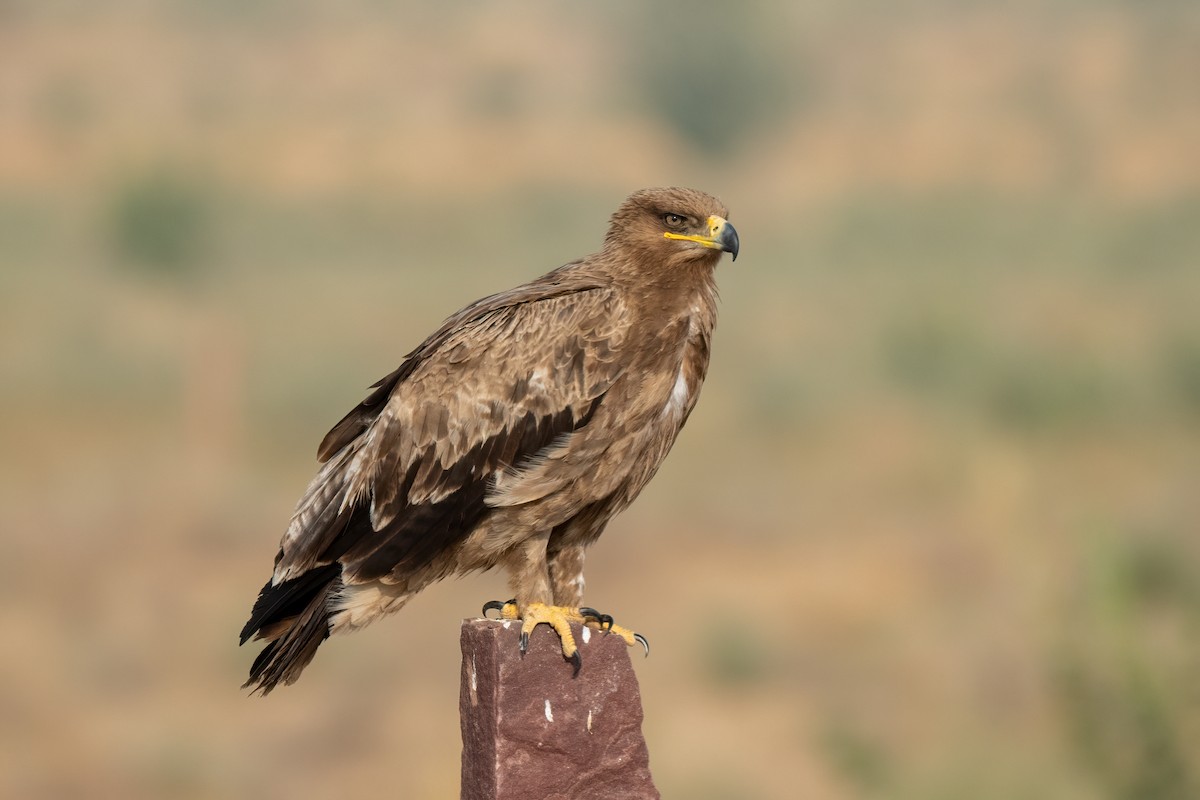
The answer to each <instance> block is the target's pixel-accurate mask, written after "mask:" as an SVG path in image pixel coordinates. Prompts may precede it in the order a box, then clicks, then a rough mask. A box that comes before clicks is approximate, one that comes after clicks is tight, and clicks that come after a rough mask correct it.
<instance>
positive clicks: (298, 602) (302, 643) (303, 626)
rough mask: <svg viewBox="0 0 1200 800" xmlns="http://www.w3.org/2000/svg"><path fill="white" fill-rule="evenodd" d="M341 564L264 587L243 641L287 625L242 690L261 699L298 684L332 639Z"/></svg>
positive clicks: (260, 657) (258, 660) (265, 650)
mask: <svg viewBox="0 0 1200 800" xmlns="http://www.w3.org/2000/svg"><path fill="white" fill-rule="evenodd" d="M340 572H341V565H340V564H327V565H325V566H323V567H317V568H316V569H313V570H310V571H309V572H306V573H304V574H303V575H300V576H299V577H296V578H293V579H291V580H288V581H284V582H283V583H281V584H279V585H277V586H272V585H271V583H270V582H268V583H267V585H266V586H264V587H263V589H262V591H261V592H260V593H259V595H258V600H257V601H256V602H255V603H254V610H253V611H252V612H251V613H250V621H249V622H247V623H246V627H244V628H243V629H242V635H241V641H242V644H245V643H246V641H247V640H248V639H249V638H250V637H251V636H253V635H254V634H256V633H260V632H262V631H263V630H264V629H268V628H272V627H274V628H278V627H280V626H281V625H283V626H285V627H284V628H283V631H282V632H281V633H278V634H275V632H274V631H269V632H268V634H267V635H268V636H272V635H273V636H274V638H272V640H271V641H270V642H269V643H268V644H267V646H266V647H265V648H263V651H262V652H261V653H259V654H258V657H257V658H255V659H254V664H252V665H251V667H250V678H249V680H247V681H246V682H245V683H244V684H242V688H247V687H254V688H255V690H256V691H259V692H261V693H262V694H263V695H266V694H269V693H270V691H271V690H272V689H274V688H275V687H276V686H278V685H279V684H280V683H283V684H290V683H295V682H296V679H297V678H299V677H300V673H301V672H302V671H303V670H304V668H305V667H306V666H308V662H310V661H312V659H313V656H314V655H316V653H317V648H318V647H320V646H321V642H323V641H325V640H326V639H328V638H329V602H328V601H329V598H330V596H331V595H333V594H334V593H335V592H336V591H337V589H338V588H339V585H340V583H341V577H340Z"/></svg>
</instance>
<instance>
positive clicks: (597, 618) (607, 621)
mask: <svg viewBox="0 0 1200 800" xmlns="http://www.w3.org/2000/svg"><path fill="white" fill-rule="evenodd" d="M489 611H499V612H500V619H506V620H521V654H522V655H524V654H525V650H526V649H527V648H528V646H529V634H530V633H532V632H533V629H534V628H536V627H537V626H538V625H540V624H542V623H543V622H544V623H546V624H547V625H549V626H550V627H551V628H554V630H555V632H556V633H557V634H558V638H559V639H560V640H562V652H563V658H566V659H567V660H568V661H570V662H571V663H572V664H574V665H575V673H576V674H579V667H580V666H581V665H582V663H583V661H582V659H581V658H580V656H579V648H578V647H577V646H576V645H575V636H574V635H573V634H572V633H571V623H572V622H578V623H580V624H582V625H587V626H589V627H592V628H596V629H597V630H601V631H604V632H605V633H615V634H616V635H618V636H620V637H621V638H622V639H624V640H625V644H627V645H629V646H630V647H632V646H633V645H635V644H640V645H641V646H642V648H643V649H644V650H645V651H646V655H650V643H649V642H648V641H646V637H645V636H642V635H641V634H640V633H634V632H633V631H631V630H629V629H628V628H622V627H621V626H620V625H614V624H613V618H612V617H611V616H609V615H608V614H601V613H600V612H598V611H596V609H594V608H587V607H586V606H584V607H581V608H569V607H566V606H548V605H546V604H545V603H530V604H529V606H528V607H527V608H526V609H525V614H524V615H522V614H521V610H520V609H519V608H518V607H517V602H516V600H509V601H508V602H507V603H501V602H500V601H498V600H493V601H491V602H490V603H487V604H485V605H484V607H483V615H484V616H485V617H486V616H487V612H489Z"/></svg>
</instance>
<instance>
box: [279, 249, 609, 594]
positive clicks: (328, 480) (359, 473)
mask: <svg viewBox="0 0 1200 800" xmlns="http://www.w3.org/2000/svg"><path fill="white" fill-rule="evenodd" d="M550 278H553V279H554V280H547V279H550ZM626 325H627V318H626V309H625V308H624V307H623V305H622V304H621V302H620V300H619V298H618V297H617V295H616V293H615V292H613V291H612V290H610V289H607V288H605V287H603V286H601V285H599V284H597V283H596V282H594V281H592V282H581V281H579V280H578V279H576V280H575V281H574V282H572V281H565V280H563V279H562V276H555V274H554V273H551V275H550V276H546V278H543V279H542V281H541V283H540V284H539V283H536V282H535V284H531V285H529V286H526V287H522V288H519V289H516V290H513V291H511V292H508V293H505V294H503V295H497V296H494V297H492V298H487V299H485V300H483V301H480V302H479V303H476V304H474V305H472V306H469V307H468V308H466V309H464V310H463V311H461V312H459V313H458V314H456V315H455V316H454V317H451V318H450V319H449V320H447V322H446V323H445V324H444V325H443V326H442V327H441V328H440V329H439V330H438V331H437V332H436V333H434V334H433V335H432V336H431V337H429V339H427V340H426V341H425V342H424V343H422V344H421V345H420V346H419V347H418V348H416V349H415V350H414V351H413V352H412V353H410V354H409V355H408V356H407V357H406V360H405V361H404V363H403V364H401V366H400V367H399V368H397V369H396V370H395V371H394V372H392V373H391V374H389V375H388V376H386V377H385V378H383V379H382V380H381V381H379V382H378V383H377V384H375V386H374V387H373V389H374V391H372V392H371V393H370V395H368V397H367V398H366V399H365V400H364V401H363V402H362V403H360V404H359V405H358V406H357V407H356V408H355V409H353V410H352V411H351V412H350V413H349V414H347V415H346V416H345V417H344V418H343V419H342V420H341V421H339V422H338V424H337V425H335V426H334V427H333V429H332V430H330V432H329V434H328V435H327V436H326V437H325V439H324V441H323V442H322V444H321V447H320V450H319V457H320V458H321V459H322V460H323V461H324V462H325V464H324V466H323V468H322V469H321V471H320V473H319V474H318V475H317V477H316V479H314V480H313V482H312V484H310V486H309V488H308V491H307V492H306V493H305V495H304V497H303V498H302V499H301V501H300V503H299V505H298V506H297V510H296V513H295V514H294V516H293V518H292V523H291V525H290V526H289V529H288V531H287V533H286V534H285V535H284V538H283V542H282V545H281V551H280V555H279V559H278V562H277V567H276V572H275V577H274V581H275V582H276V583H278V582H280V581H283V580H286V579H288V578H289V577H294V576H296V575H299V574H302V573H303V572H305V571H306V570H309V569H312V568H313V567H316V566H320V565H321V564H325V563H330V562H331V561H333V560H341V562H342V563H343V576H344V580H346V581H347V582H358V581H365V580H374V579H377V578H383V577H385V576H387V575H389V574H392V573H394V572H395V571H397V570H404V569H411V568H416V567H419V566H420V565H421V564H423V563H427V562H428V561H429V560H430V559H432V558H434V557H436V555H437V554H438V553H440V552H442V551H443V550H444V549H445V548H447V547H451V546H453V545H454V544H456V543H457V542H458V541H461V539H463V538H465V537H466V535H468V534H469V533H470V530H471V529H472V528H473V527H474V526H475V525H477V524H478V523H479V521H480V519H481V518H482V517H483V516H484V515H485V514H487V513H488V512H489V511H490V509H491V508H492V507H493V506H494V505H496V504H495V503H490V502H489V501H488V496H489V493H492V492H494V491H495V486H496V484H497V483H498V479H499V478H501V477H503V478H504V479H505V481H506V482H507V484H511V483H512V482H513V480H515V479H516V478H514V476H519V475H520V474H521V473H522V470H523V469H524V468H525V467H527V466H528V465H530V464H533V463H535V462H536V461H537V460H538V459H539V458H540V457H541V456H542V455H543V454H544V452H546V451H549V450H553V449H555V448H561V447H563V446H564V444H565V443H566V442H567V441H569V437H570V436H571V435H572V433H573V432H574V431H575V430H577V429H578V428H580V427H581V426H582V425H584V424H586V423H587V421H589V420H590V419H591V416H592V414H593V413H594V412H595V410H596V408H597V407H598V405H599V403H600V401H601V399H602V397H603V395H604V393H605V392H606V391H607V390H608V389H609V387H611V386H612V384H613V382H614V381H615V380H616V379H617V378H618V377H619V375H620V367H619V361H618V359H617V358H616V354H617V353H618V352H619V350H620V346H621V341H622V336H623V331H624V330H625V327H626ZM545 486H546V487H551V486H552V485H551V484H549V483H546V484H545ZM547 490H548V489H547ZM531 491H532V492H533V494H536V491H533V490H531ZM527 494H529V492H527ZM531 496H532V495H531Z"/></svg>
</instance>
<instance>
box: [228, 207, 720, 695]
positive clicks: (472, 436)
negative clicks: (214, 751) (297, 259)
mask: <svg viewBox="0 0 1200 800" xmlns="http://www.w3.org/2000/svg"><path fill="white" fill-rule="evenodd" d="M728 216H729V212H728V210H727V209H726V208H725V206H724V205H722V203H721V202H720V201H719V200H717V199H716V198H715V197H713V196H711V195H709V194H706V193H704V192H701V191H697V190H694V189H684V188H663V189H645V190H642V191H638V192H635V193H634V194H632V195H630V196H629V197H628V198H627V199H626V200H625V201H624V202H623V203H622V204H621V206H620V207H619V208H618V209H617V211H616V212H615V213H614V214H613V215H612V217H611V219H610V222H609V226H608V231H607V234H606V235H605V238H604V244H603V246H602V247H601V248H600V250H599V251H598V252H596V253H594V254H592V255H590V256H587V257H586V258H582V259H579V260H577V261H573V262H571V263H568V264H566V265H564V266H562V267H559V268H558V269H555V270H553V271H551V272H548V273H546V274H545V275H543V276H542V277H540V278H537V279H535V280H533V281H530V282H529V283H526V284H524V285H521V286H518V287H516V288H515V289H510V290H508V291H505V292H500V293H499V294H494V295H492V296H490V297H485V298H484V299H482V300H479V301H477V302H475V303H472V304H470V305H468V306H467V307H466V308H464V309H462V310H461V311H459V312H458V313H456V314H454V315H453V316H451V317H449V318H448V319H447V320H446V321H445V322H444V323H443V324H442V326H441V327H440V328H438V329H437V331H435V332H434V333H433V334H432V335H431V336H429V337H428V338H427V339H425V341H423V342H422V343H421V344H420V345H418V346H417V347H416V349H414V350H413V351H412V352H410V353H409V354H408V355H406V356H405V357H404V360H403V363H401V364H400V366H399V367H398V368H397V369H396V370H395V371H394V372H392V373H391V374H390V375H387V376H386V377H384V378H383V379H381V380H380V381H378V382H377V383H375V384H374V385H373V386H372V387H371V389H372V391H371V392H370V394H369V395H368V396H367V397H366V399H364V400H363V401H362V402H361V403H359V405H358V406H357V407H355V408H354V409H353V410H352V411H350V413H348V414H347V415H346V416H345V417H343V418H342V420H341V421H340V422H338V423H337V424H336V425H334V426H333V429H332V430H330V431H329V433H328V434H326V436H325V438H324V440H323V441H322V442H321V444H320V447H319V448H318V460H319V462H320V463H321V467H320V469H319V471H318V472H317V475H316V477H315V478H313V480H312V482H311V483H310V484H309V486H308V489H307V490H306V491H305V492H304V495H303V496H302V497H301V498H300V501H299V503H298V504H297V506H296V510H295V512H294V513H293V515H292V518H291V522H290V524H289V525H288V528H287V531H286V532H285V533H284V535H283V540H282V542H281V543H280V546H279V552H278V554H277V555H276V556H275V569H274V572H273V574H272V575H271V578H270V580H269V581H267V583H266V585H265V586H263V588H262V591H261V592H260V593H259V595H258V598H257V601H256V602H255V603H254V606H253V609H252V611H251V613H250V619H249V621H248V622H247V623H246V625H245V627H244V628H243V629H242V632H241V643H242V644H245V643H246V642H247V641H248V640H250V639H251V638H255V639H260V640H265V641H266V646H265V647H264V648H263V650H262V651H261V652H260V653H259V654H258V656H257V657H256V658H255V660H254V663H253V664H252V665H251V667H250V677H249V679H248V680H247V681H246V683H245V684H244V686H243V688H247V687H249V688H251V689H252V691H257V692H260V693H261V694H264V695H265V694H267V693H269V692H270V691H271V690H272V689H274V688H275V687H276V686H278V685H279V684H281V683H282V684H285V685H286V684H291V683H294V682H295V681H296V679H297V678H298V677H299V676H300V673H301V671H302V670H303V669H304V668H305V667H306V666H307V665H308V664H309V662H310V661H311V660H312V658H313V656H314V654H315V653H316V651H317V648H318V647H319V646H320V645H321V643H322V642H324V641H325V640H326V639H327V638H329V636H330V635H331V634H334V633H345V632H349V631H354V630H357V629H359V628H362V627H363V626H364V625H367V624H369V623H371V622H373V621H375V620H376V619H379V618H380V617H383V616H385V615H387V614H390V613H393V612H395V611H398V610H400V608H402V607H403V606H404V604H405V603H406V602H408V600H409V599H410V598H412V597H413V595H415V594H416V593H417V592H419V591H421V590H422V589H423V588H424V587H426V586H428V585H429V584H431V583H433V582H435V581H438V580H441V579H442V578H446V577H449V576H451V575H460V574H465V573H470V572H474V571H477V570H487V569H491V568H493V567H497V566H499V567H503V568H505V569H506V570H507V572H508V574H509V578H510V588H511V591H512V595H513V598H512V599H511V600H509V601H507V602H496V601H493V602H490V603H488V604H487V605H485V606H484V613H485V614H487V613H488V611H490V610H491V611H498V613H499V616H500V617H501V618H504V619H511V620H519V621H520V622H521V638H520V647H521V648H522V651H523V650H524V647H525V645H526V644H527V642H528V638H529V634H530V632H531V631H532V630H533V629H534V628H535V627H536V626H537V625H539V624H542V623H546V624H548V625H550V626H551V627H552V628H553V629H554V630H555V631H556V632H557V633H558V635H559V637H560V638H561V643H562V653H563V657H564V658H565V659H567V660H569V661H571V662H573V664H574V669H575V671H576V672H578V670H579V665H580V663H581V659H580V655H579V650H578V647H577V646H576V644H575V641H574V638H573V635H572V633H571V629H570V623H571V622H582V623H585V624H589V625H591V626H593V627H597V628H599V629H602V630H605V631H608V632H611V633H616V634H618V635H620V636H622V637H623V638H624V639H625V641H626V642H627V643H628V644H630V645H634V644H636V643H640V644H642V645H643V646H644V647H646V650H647V652H649V646H648V645H647V643H646V640H645V638H644V637H642V636H640V635H638V634H635V633H633V632H632V631H631V630H629V629H627V628H624V627H622V626H618V625H615V624H614V622H613V619H612V617H611V616H609V615H607V614H601V613H599V612H597V611H595V610H594V609H592V608H589V607H586V606H581V604H582V602H583V591H584V578H583V567H584V554H585V551H586V549H587V547H588V546H589V545H591V544H592V543H593V542H594V541H596V539H597V538H598V537H599V536H600V534H601V532H603V530H604V528H605V526H606V525H607V524H608V522H609V520H611V519H612V518H613V516H615V515H616V514H617V513H618V512H620V511H622V510H623V509H625V508H626V507H628V506H629V504H630V503H632V502H633V501H634V499H635V498H636V497H637V496H638V494H639V493H640V492H641V491H642V489H643V488H644V487H645V486H646V484H647V482H648V481H649V480H650V479H651V478H652V477H653V476H654V474H655V472H656V471H657V470H658V468H659V466H660V465H661V464H662V462H663V459H664V458H666V455H667V452H668V451H669V450H670V449H671V446H672V445H673V444H674V443H675V439H676V437H677V436H678V435H679V431H680V429H682V428H683V425H684V423H685V422H686V421H687V419H688V416H689V415H690V414H691V413H692V409H693V408H694V407H695V405H696V400H697V397H698V395H699V392H700V387H701V384H702V383H703V382H704V377H705V374H706V373H707V371H708V363H709V348H710V341H711V337H712V332H713V326H714V324H715V322H716V301H717V289H716V283H715V280H714V271H715V269H716V266H717V262H718V261H719V260H720V257H721V254H722V253H723V252H724V253H730V254H732V256H733V258H734V259H736V258H737V254H738V246H739V242H738V234H737V231H736V230H735V229H734V227H733V225H731V224H730V223H729V222H728V220H727V217H728Z"/></svg>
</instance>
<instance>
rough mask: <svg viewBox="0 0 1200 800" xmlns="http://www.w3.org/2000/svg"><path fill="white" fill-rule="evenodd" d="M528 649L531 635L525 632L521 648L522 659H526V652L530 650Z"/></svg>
mask: <svg viewBox="0 0 1200 800" xmlns="http://www.w3.org/2000/svg"><path fill="white" fill-rule="evenodd" d="M528 649H529V634H528V633H526V632H525V631H521V647H520V650H521V657H522V658H524V657H525V651H526V650H528Z"/></svg>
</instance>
